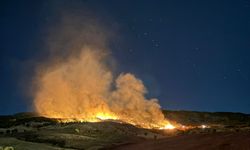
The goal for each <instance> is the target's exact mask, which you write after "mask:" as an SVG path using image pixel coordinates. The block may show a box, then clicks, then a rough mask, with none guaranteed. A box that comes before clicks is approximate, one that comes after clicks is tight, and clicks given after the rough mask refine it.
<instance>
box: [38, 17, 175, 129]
mask: <svg viewBox="0 0 250 150" xmlns="http://www.w3.org/2000/svg"><path fill="white" fill-rule="evenodd" d="M69 22H73V23H72V24H69ZM72 25H73V26H72ZM75 25H77V26H75ZM106 35H109V34H108V32H107V31H106V30H104V29H103V28H101V27H100V25H99V23H98V22H95V21H93V20H91V21H86V18H85V20H82V21H81V19H80V20H79V18H77V19H76V18H73V17H71V16H70V17H63V18H62V21H61V22H60V25H59V27H58V30H57V33H56V34H54V35H53V38H52V39H53V40H51V41H53V43H52V44H51V43H50V44H49V45H50V47H49V49H50V53H51V55H52V57H50V59H49V60H46V63H44V65H43V66H42V67H38V68H39V69H38V71H37V73H36V76H35V78H34V79H35V80H34V81H35V82H34V83H35V85H36V90H35V92H34V108H35V110H36V111H37V112H38V113H39V114H40V115H42V116H46V117H50V118H60V121H62V122H70V121H86V122H97V121H103V120H118V121H120V122H125V123H129V124H133V125H136V126H140V127H143V128H158V129H173V128H175V127H174V126H173V125H171V124H170V122H169V121H168V120H166V119H165V117H164V115H163V113H162V111H161V109H160V105H159V103H158V100H157V99H147V98H146V97H145V94H146V93H147V90H146V88H145V86H144V85H143V82H142V81H141V80H140V79H138V78H136V77H135V75H133V74H131V73H121V74H120V75H118V76H115V75H114V73H113V71H112V67H110V66H111V65H110V64H112V60H113V59H112V57H111V56H110V50H109V48H107V45H108V44H107V41H108V40H107V39H109V38H108V36H106ZM50 39H51V38H50ZM65 39H66V40H65ZM60 49H62V50H60ZM61 54H63V55H61ZM65 54H66V55H65Z"/></svg>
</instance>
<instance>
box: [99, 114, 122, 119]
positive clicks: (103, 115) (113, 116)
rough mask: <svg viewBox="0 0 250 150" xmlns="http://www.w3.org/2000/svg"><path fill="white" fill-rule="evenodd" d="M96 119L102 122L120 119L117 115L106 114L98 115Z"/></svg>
mask: <svg viewBox="0 0 250 150" xmlns="http://www.w3.org/2000/svg"><path fill="white" fill-rule="evenodd" d="M96 118H98V119H100V120H117V119H118V118H117V117H116V116H115V115H111V114H105V113H98V114H97V115H96Z"/></svg>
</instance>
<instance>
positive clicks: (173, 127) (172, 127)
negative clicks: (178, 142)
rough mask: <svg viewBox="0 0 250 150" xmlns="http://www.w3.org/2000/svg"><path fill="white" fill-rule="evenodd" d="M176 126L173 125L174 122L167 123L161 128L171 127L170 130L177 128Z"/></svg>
mask: <svg viewBox="0 0 250 150" xmlns="http://www.w3.org/2000/svg"><path fill="white" fill-rule="evenodd" d="M175 128H176V127H175V126H173V125H172V124H167V125H165V126H164V127H161V128H160V129H169V130H172V129H175Z"/></svg>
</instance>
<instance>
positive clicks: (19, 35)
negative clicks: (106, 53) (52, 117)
mask: <svg viewBox="0 0 250 150" xmlns="http://www.w3.org/2000/svg"><path fill="white" fill-rule="evenodd" d="M66 6H67V7H66ZM68 7H70V9H72V8H74V7H76V8H77V9H81V8H82V9H85V8H88V9H89V10H91V11H92V12H93V13H94V14H95V15H96V16H99V17H101V18H104V19H105V18H107V22H111V24H113V25H114V26H115V27H116V29H115V30H116V31H117V33H118V36H117V37H118V38H117V39H114V41H113V42H112V44H111V47H112V52H113V57H114V58H115V60H116V62H117V66H118V68H119V69H118V70H119V71H121V72H132V73H134V74H136V76H137V77H139V78H140V79H142V80H143V81H144V83H145V85H146V87H147V88H148V91H149V94H148V95H147V96H148V97H156V98H158V99H159V102H160V104H161V106H162V108H164V109H171V110H195V111H223V112H224V111H230V112H243V113H250V0H207V1H199V0H183V1H179V0H171V1H170V0H161V1H160V0H159V1H155V0H151V1H134V0H131V1H128V0H126V1H125V0H124V1H117V0H110V1H108V0H91V1H90V0H89V1H87V0H86V1H71V0H68V1H65V0H64V1H46V0H43V1H39V0H36V1H35V0H32V1H27V0H23V1H13V0H8V1H7V0H6V1H4V0H3V1H1V2H0V41H1V44H0V71H1V72H0V114H13V113H17V112H23V111H32V110H31V109H30V106H31V101H32V97H30V96H29V95H27V90H28V89H29V86H30V83H29V82H30V80H29V79H30V78H32V74H33V72H34V64H33V62H35V63H37V62H39V60H40V59H41V58H42V57H46V53H43V51H44V49H43V44H44V31H45V30H46V28H47V27H48V25H51V24H53V23H55V22H56V21H57V15H55V14H57V10H60V8H68Z"/></svg>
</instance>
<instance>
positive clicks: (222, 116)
mask: <svg viewBox="0 0 250 150" xmlns="http://www.w3.org/2000/svg"><path fill="white" fill-rule="evenodd" d="M163 113H164V115H165V117H166V118H168V119H170V120H174V121H176V122H178V123H181V124H184V125H200V124H223V125H232V126H233V125H243V126H244V125H245V126H250V115H249V114H243V113H231V112H195V111H170V110H163Z"/></svg>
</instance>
